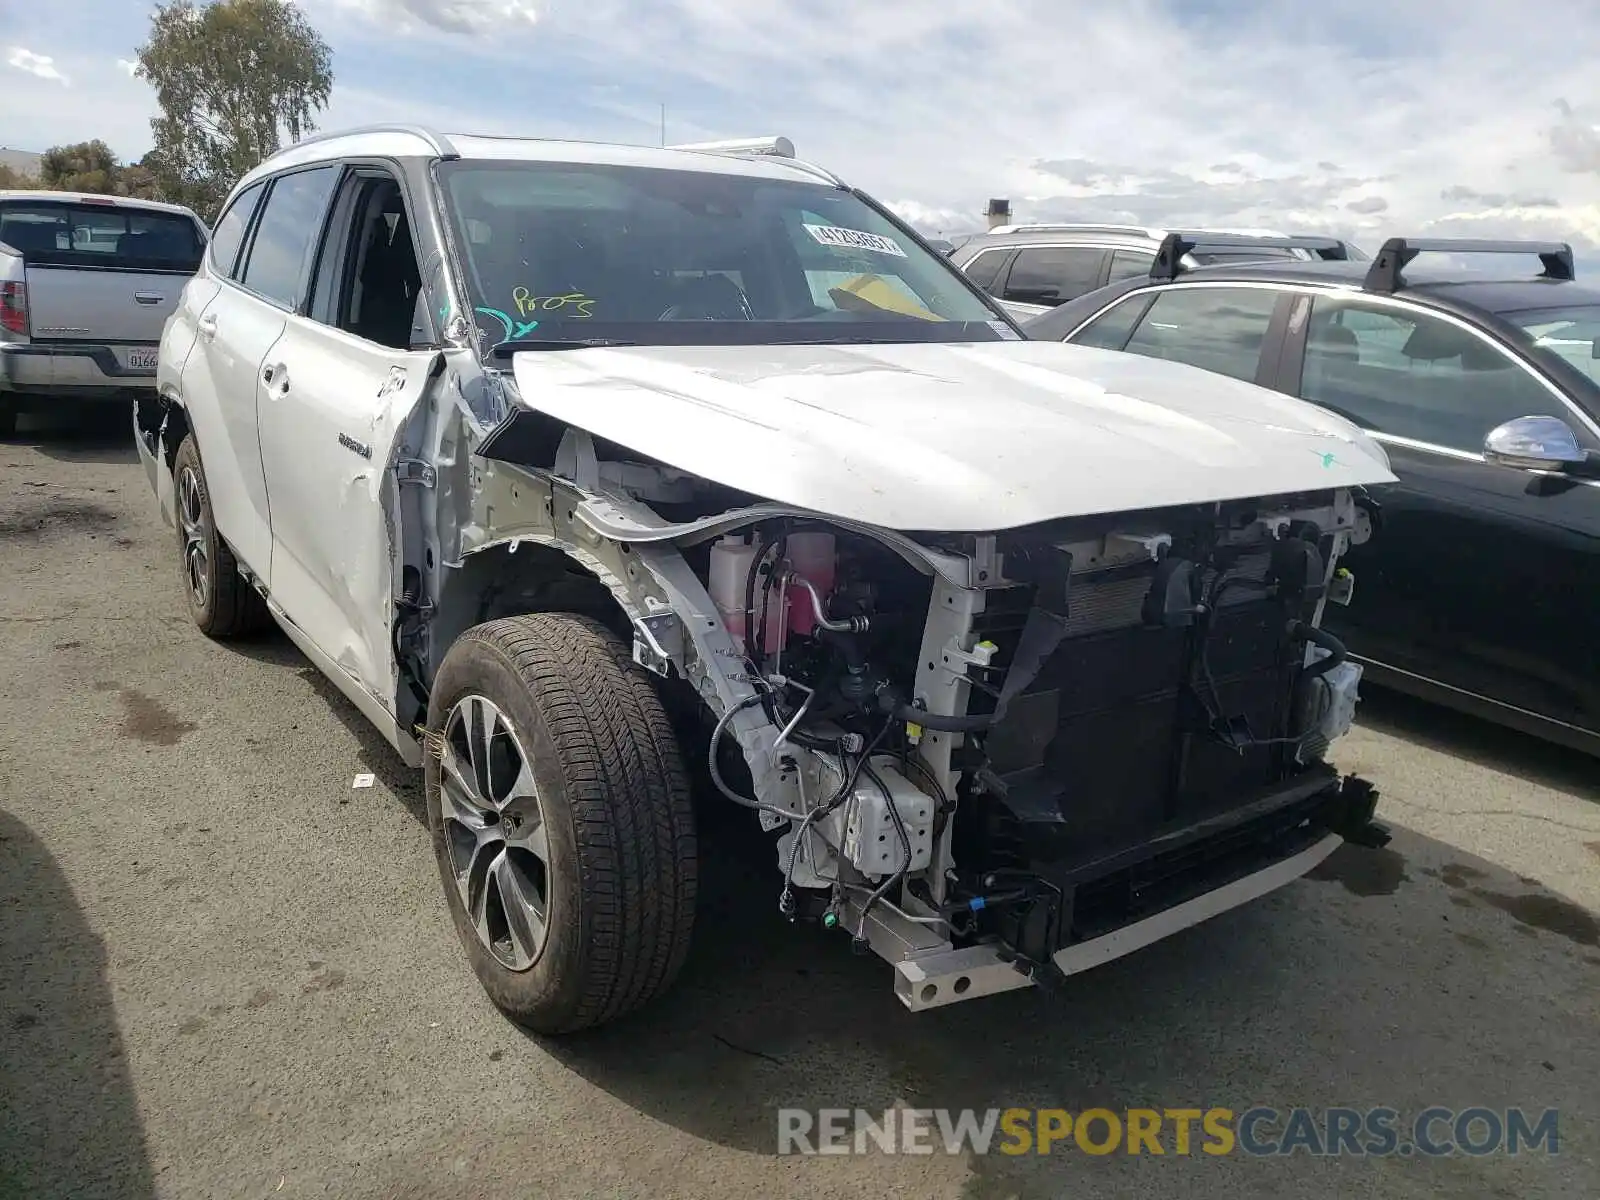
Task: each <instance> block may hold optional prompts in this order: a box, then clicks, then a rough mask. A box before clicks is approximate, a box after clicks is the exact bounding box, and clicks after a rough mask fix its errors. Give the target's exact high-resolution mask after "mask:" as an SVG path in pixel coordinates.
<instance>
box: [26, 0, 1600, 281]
mask: <svg viewBox="0 0 1600 1200" xmlns="http://www.w3.org/2000/svg"><path fill="white" fill-rule="evenodd" d="M301 8H302V9H303V10H304V11H305V12H306V13H307V14H308V16H309V17H310V18H311V20H312V21H313V23H314V24H316V25H317V27H318V28H319V29H320V30H321V31H322V33H323V35H324V36H325V37H326V38H327V40H328V42H329V43H330V44H331V45H332V47H333V50H334V67H335V75H336V83H335V88H334V98H333V103H332V106H331V108H330V110H329V111H328V112H327V113H326V114H325V115H324V118H323V121H322V124H323V126H324V127H325V128H331V127H337V126H341V125H350V124H358V123H364V122H372V121H380V120H401V119H409V120H422V121H425V122H429V123H433V124H436V125H438V126H441V127H443V128H446V129H448V130H452V131H456V130H459V131H482V132H514V133H524V134H535V135H538V134H542V135H547V136H554V137H583V138H595V139H600V140H613V141H628V142H646V143H655V142H657V141H658V140H659V138H660V105H661V104H663V103H664V104H665V105H666V107H667V135H668V139H669V140H683V141H687V140H695V139H700V138H709V137H729V136H741V135H754V134H767V133H783V134H787V135H788V136H790V137H791V138H793V139H794V141H795V143H796V145H797V146H798V147H799V149H800V152H801V153H802V154H803V155H805V156H806V157H810V158H814V159H816V160H818V161H820V162H823V163H825V164H826V165H828V166H830V167H832V168H833V169H834V170H836V171H838V172H840V173H841V174H843V175H845V176H846V178H848V179H849V180H850V181H851V182H856V183H859V184H861V185H862V186H863V187H865V188H867V190H869V191H871V192H873V193H874V194H875V195H877V196H879V197H880V198H882V199H884V200H885V201H888V202H890V203H892V204H894V205H895V206H896V207H897V208H898V209H899V210H900V211H901V213H902V214H903V215H905V216H907V217H909V218H911V219H912V220H913V221H914V222H915V223H917V224H918V225H919V226H921V227H922V228H923V229H924V230H925V231H927V232H930V233H937V232H941V231H942V232H947V233H953V232H959V231H962V230H965V229H970V228H973V227H975V226H976V225H977V224H978V223H979V216H978V214H979V213H980V212H981V211H982V208H983V205H984V202H985V200H986V199H987V198H988V197H990V196H1007V197H1010V198H1011V200H1012V205H1013V211H1014V212H1015V214H1016V217H1017V219H1023V220H1026V219H1034V220H1041V219H1049V218H1055V219H1099V220H1119V221H1136V222H1141V223H1148V224H1168V225H1177V224H1201V223H1212V224H1226V225H1257V226H1272V227H1277V228H1285V229H1290V230H1293V231H1301V232H1321V231H1324V230H1328V231H1335V232H1339V233H1341V234H1345V235H1347V236H1350V235H1353V236H1355V237H1356V239H1357V240H1358V241H1360V242H1362V243H1363V244H1365V245H1367V246H1368V248H1369V249H1374V248H1376V243H1377V241H1378V240H1379V239H1380V238H1381V237H1382V236H1383V235H1384V234H1387V233H1392V232H1407V233H1420V232H1434V233H1449V234H1454V235H1475V236H1518V235H1521V236H1559V237H1561V238H1565V239H1570V240H1571V241H1573V242H1574V243H1575V244H1577V245H1578V246H1579V247H1580V248H1581V253H1582V256H1583V257H1585V258H1586V259H1589V260H1596V259H1600V74H1597V73H1596V71H1595V63H1596V61H1597V60H1600V4H1596V3H1594V0H1541V3H1540V4H1539V5H1538V6H1536V8H1534V9H1528V8H1526V7H1525V6H1523V5H1519V4H1514V3H1511V0H1454V2H1453V3H1451V4H1449V5H1442V4H1440V3H1439V0H1341V2H1340V3H1338V4H1326V3H1323V4H1307V3H1301V2H1300V0H1104V2H1093V3H1091V2H1087V0H1076V2H1074V0H981V2H976V0H942V2H940V3H931V2H929V0H787V2H780V0H301ZM147 12H148V10H147V9H146V8H145V7H144V6H143V5H142V4H139V3H135V0H50V2H49V3H48V4H41V3H38V2H37V0H0V81H3V84H4V86H3V87H0V146H6V147H11V148H21V149H30V150H42V149H44V148H45V147H47V146H49V145H52V144H55V143H60V142H67V141H76V140H81V139H85V138H90V137H102V138H104V139H105V140H106V141H108V142H109V143H110V144H111V145H112V147H113V149H115V150H116V151H117V152H118V153H119V154H120V155H121V156H122V157H123V158H125V159H132V158H137V157H138V156H139V155H141V154H142V153H143V152H144V151H145V150H146V149H148V146H149V132H148V121H149V117H150V114H151V111H152V94H151V92H150V89H149V88H148V87H147V86H146V85H145V84H144V83H143V82H141V81H140V80H137V79H134V78H132V77H131V74H130V71H131V59H132V57H133V53H134V50H135V48H136V47H137V46H138V45H139V43H140V42H141V41H142V40H143V37H144V34H145V30H146V20H147Z"/></svg>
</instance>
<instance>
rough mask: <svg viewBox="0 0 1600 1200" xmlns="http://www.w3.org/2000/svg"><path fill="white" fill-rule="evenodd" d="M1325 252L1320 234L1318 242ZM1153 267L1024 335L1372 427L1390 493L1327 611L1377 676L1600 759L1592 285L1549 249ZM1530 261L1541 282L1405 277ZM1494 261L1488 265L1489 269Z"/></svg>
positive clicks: (1400, 252)
mask: <svg viewBox="0 0 1600 1200" xmlns="http://www.w3.org/2000/svg"><path fill="white" fill-rule="evenodd" d="M1317 248H1318V249H1322V247H1321V244H1320V243H1319V244H1318V246H1317ZM1186 249H1187V247H1186V244H1185V243H1184V241H1183V239H1182V238H1181V237H1177V236H1175V237H1172V238H1169V239H1168V240H1167V243H1166V244H1164V245H1163V246H1162V249H1161V252H1160V254H1159V255H1158V257H1157V261H1156V264H1155V266H1154V267H1153V268H1152V270H1151V273H1150V274H1149V275H1148V276H1147V277H1144V278H1137V279H1129V280H1126V281H1124V282H1121V283H1118V284H1114V285H1112V286H1110V287H1106V288H1101V289H1100V290H1098V291H1096V292H1093V293H1090V294H1089V295H1086V296H1083V297H1081V298H1079V299H1078V300H1076V301H1074V302H1072V303H1069V304H1065V305H1062V306H1061V307H1059V308H1056V309H1053V310H1051V311H1050V312H1048V313H1046V314H1045V315H1043V316H1041V317H1038V318H1036V319H1035V320H1033V321H1031V322H1029V323H1028V324H1027V325H1026V326H1025V328H1026V330H1027V332H1028V335H1029V336H1030V337H1032V338H1036V339H1039V338H1042V339H1049V340H1065V341H1069V342H1074V343H1077V344H1080V345H1085V346H1095V347H1101V348H1104V349H1110V350H1125V351H1128V352H1130V353H1134V354H1142V355H1147V356H1150V357H1152V358H1165V359H1174V360H1177V361H1180V362H1186V363H1192V364H1194V365H1195V366H1199V367H1203V368H1205V369H1207V370H1210V371H1215V372H1219V373H1221V374H1223V375H1231V376H1233V377H1234V378H1237V379H1244V380H1249V381H1253V382H1255V383H1258V384H1261V385H1263V386H1266V387H1269V388H1274V389H1276V390H1278V391H1280V392H1285V393H1288V394H1289V395H1293V396H1299V397H1301V398H1303V399H1306V400H1310V401H1312V402H1313V403H1316V404H1319V405H1321V406H1323V407H1324V408H1327V409H1329V410H1331V411H1333V412H1336V413H1338V414H1339V415H1340V416H1343V417H1346V418H1348V419H1350V420H1352V421H1354V422H1356V423H1357V424H1359V425H1361V426H1362V427H1364V428H1366V429H1368V430H1370V431H1371V432H1372V434H1373V436H1374V438H1375V439H1377V440H1378V441H1380V442H1381V443H1382V444H1383V446H1384V447H1385V449H1387V451H1388V452H1389V455H1390V457H1391V459H1392V462H1393V468H1394V472H1395V474H1396V475H1398V476H1399V478H1400V482H1399V483H1398V484H1396V485H1393V486H1389V487H1384V488H1378V489H1374V498H1375V499H1376V500H1378V502H1379V504H1380V510H1381V519H1382V523H1383V534H1382V536H1381V537H1376V538H1373V539H1372V541H1371V542H1369V543H1368V544H1367V545H1365V546H1361V547H1358V548H1355V549H1353V550H1352V551H1351V553H1350V555H1349V557H1348V559H1347V560H1346V563H1347V565H1348V567H1349V569H1350V571H1351V572H1352V573H1353V574H1354V575H1355V576H1356V577H1357V578H1358V579H1359V584H1360V587H1359V589H1358V590H1359V595H1358V597H1357V598H1356V601H1355V603H1354V604H1352V605H1350V606H1349V607H1348V608H1338V609H1330V610H1329V621H1328V624H1329V626H1330V627H1331V628H1333V629H1334V630H1335V632H1337V633H1338V634H1339V635H1340V636H1341V637H1345V638H1346V639H1347V640H1348V641H1349V643H1350V644H1351V646H1352V648H1353V649H1354V650H1355V651H1356V652H1357V654H1358V656H1359V657H1360V658H1361V660H1362V661H1363V662H1364V664H1365V665H1366V668H1367V674H1368V677H1369V678H1371V679H1372V680H1373V681H1374V682H1377V683H1383V684H1387V685H1389V686H1392V687H1395V688H1398V689H1400V690H1404V691H1410V692H1414V693H1416V694H1419V695H1423V696H1426V697H1429V698H1432V699H1434V700H1437V701H1440V702H1443V703H1445V704H1449V705H1452V706H1454V707H1458V708H1462V709H1465V710H1467V711H1470V712H1476V713H1478V714H1480V715H1482V716H1486V717H1489V718H1490V719H1493V720H1497V721H1500V722H1503V723H1505V724H1508V725H1511V726H1514V727H1517V728H1520V729H1523V730H1526V731H1528V732H1531V733H1536V734H1539V735H1541V736H1544V737H1549V738H1551V739H1553V740H1556V741H1561V742H1564V743H1566V744H1569V745H1574V746H1578V747H1580V748H1583V749H1586V750H1589V751H1590V752H1594V753H1600V637H1597V636H1596V634H1595V632H1594V629H1593V626H1592V621H1593V619H1594V612H1595V602H1596V597H1600V340H1597V338H1600V290H1597V289H1594V288H1589V287H1585V286H1584V285H1582V284H1580V283H1577V282H1575V281H1574V278H1573V275H1574V272H1573V261H1572V250H1571V248H1570V247H1569V246H1566V245H1564V244H1558V243H1533V242H1481V241H1419V240H1414V239H1413V240H1407V239H1403V238H1394V239H1391V240H1390V241H1389V242H1387V243H1386V244H1385V245H1384V247H1383V249H1382V251H1380V252H1379V254H1378V255H1377V256H1376V258H1374V259H1373V260H1372V261H1371V262H1370V263H1358V262H1354V261H1348V260H1345V261H1339V260H1338V256H1337V254H1330V255H1325V257H1330V258H1333V259H1334V261H1323V262H1305V261H1300V262H1296V261H1288V260H1280V261H1276V262H1259V263H1254V264H1249V265H1236V266H1219V267H1203V268H1198V269H1193V270H1185V269H1184V268H1183V266H1182V263H1183V260H1184V257H1185V251H1186ZM1422 252H1429V253H1431V252H1440V253H1446V254H1452V255H1480V254H1494V255H1505V254H1525V255H1528V256H1530V257H1533V256H1537V258H1538V259H1539V260H1540V262H1541V264H1542V267H1543V270H1542V273H1540V274H1538V275H1537V276H1533V275H1531V274H1530V275H1529V276H1524V277H1520V278H1508V277H1506V276H1504V275H1501V274H1490V273H1486V272H1481V271H1465V270H1461V269H1448V270H1428V271H1420V270H1413V269H1412V267H1411V262H1412V260H1413V259H1414V258H1415V256H1416V255H1417V254H1418V253H1422ZM1486 261H1493V260H1486Z"/></svg>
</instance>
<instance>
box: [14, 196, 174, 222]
mask: <svg viewBox="0 0 1600 1200" xmlns="http://www.w3.org/2000/svg"><path fill="white" fill-rule="evenodd" d="M0 200H33V201H42V202H45V203H48V204H86V203H87V204H93V205H99V206H102V207H103V206H107V205H109V206H111V207H113V208H128V209H135V210H138V211H141V212H166V213H178V214H180V215H181V216H185V217H193V216H194V215H195V214H194V210H193V209H189V208H185V207H184V206H183V205H181V204H167V203H165V202H163V201H161V200H141V199H138V198H137V197H134V196H104V195H101V194H100V193H98V192H45V191H4V192H0Z"/></svg>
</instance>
